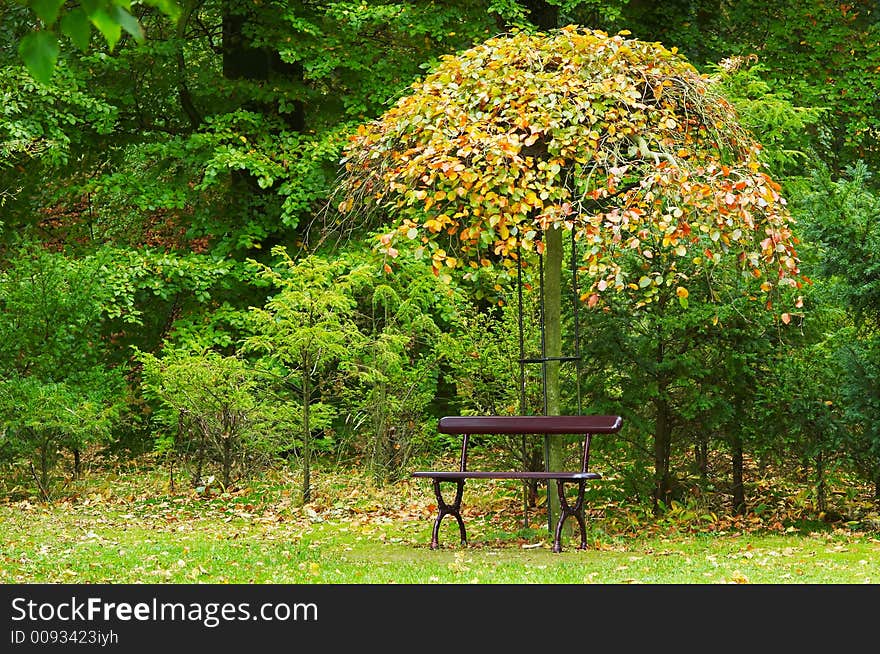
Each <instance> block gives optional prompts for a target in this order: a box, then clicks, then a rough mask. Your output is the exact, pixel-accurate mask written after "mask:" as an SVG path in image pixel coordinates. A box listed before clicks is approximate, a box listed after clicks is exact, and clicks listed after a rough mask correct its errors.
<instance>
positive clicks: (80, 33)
mask: <svg viewBox="0 0 880 654" xmlns="http://www.w3.org/2000/svg"><path fill="white" fill-rule="evenodd" d="M61 31H62V32H63V33H64V35H65V36H66V37H67V38H69V39H70V40H71V41H72V42H73V44H74V45H75V46H76V47H77V48H79V49H80V50H82V51H83V52H85V51H86V50H88V49H89V40H90V38H91V34H92V25H91V23H89V17H88V16H86V12H84V11H83V10H82V9H72V10H71V11H68V12H67V13H66V14H64V16H62V17H61Z"/></svg>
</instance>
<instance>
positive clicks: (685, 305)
mask: <svg viewBox="0 0 880 654" xmlns="http://www.w3.org/2000/svg"><path fill="white" fill-rule="evenodd" d="M678 303H679V304H680V305H681V308H682V309H687V308H688V299H687V297H683V296H681V295H679V296H678Z"/></svg>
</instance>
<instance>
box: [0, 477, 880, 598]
mask: <svg viewBox="0 0 880 654" xmlns="http://www.w3.org/2000/svg"><path fill="white" fill-rule="evenodd" d="M314 482H315V486H314V490H313V501H312V502H310V503H309V504H306V505H302V504H301V503H300V502H299V501H298V497H297V494H296V492H295V491H294V490H293V489H295V488H297V487H298V486H297V484H296V479H295V476H294V475H293V473H291V472H290V471H287V470H278V471H275V472H274V473H273V474H270V475H266V476H264V477H262V478H261V479H260V480H258V481H254V482H251V483H248V484H246V485H242V486H240V487H237V488H232V489H229V490H227V491H222V490H220V489H215V488H212V487H211V486H210V485H208V486H207V487H204V488H199V489H192V488H190V487H188V486H183V487H181V485H180V484H179V483H178V484H176V486H175V488H174V489H173V490H172V489H171V488H170V487H169V478H168V475H167V470H165V469H162V468H158V467H155V466H154V465H152V464H151V463H150V462H145V463H144V465H142V466H141V465H138V466H128V467H125V468H123V467H120V466H116V467H114V468H112V469H104V470H94V471H92V472H91V473H90V474H89V475H88V477H86V478H85V479H83V480H81V481H77V482H73V483H72V484H70V485H69V486H68V487H67V489H66V491H65V495H64V496H63V497H59V498H58V499H57V500H55V501H54V502H52V503H41V502H38V501H37V500H36V499H35V498H30V499H24V498H22V497H17V498H16V497H14V496H12V497H11V498H10V499H8V500H6V501H5V502H3V503H2V504H0V532H2V534H3V537H2V543H3V545H2V551H0V583H45V582H48V583H59V582H60V583H141V582H143V583H324V584H334V583H371V584H385V583H407V584H426V583H466V584H472V583H611V584H623V583H687V584H691V583H708V584H719V583H780V584H782V583H859V584H861V583H868V584H875V583H880V515H878V506H877V504H876V503H874V502H873V501H872V499H871V498H870V496H869V494H868V493H867V491H868V489H861V490H864V493H860V492H857V490H853V491H852V492H846V493H843V492H838V493H837V494H835V495H834V497H835V498H837V499H839V500H842V499H845V500H846V502H847V506H846V507H842V506H840V507H838V508H837V509H836V510H835V511H831V510H830V509H829V511H828V512H827V514H825V515H821V516H820V515H817V514H816V513H815V512H812V511H810V510H809V508H808V507H805V505H804V503H803V501H802V499H801V498H799V497H798V495H797V493H796V492H795V493H792V494H789V493H788V492H787V489H786V487H785V486H784V485H783V484H779V483H777V484H770V483H769V482H768V483H767V484H766V487H762V486H760V485H759V486H757V487H756V488H755V492H756V493H760V497H756V498H755V499H753V504H754V506H755V507H756V510H755V511H753V512H751V513H749V514H748V515H746V516H744V517H739V516H732V515H728V514H726V513H725V512H724V511H723V507H721V506H719V507H713V506H711V505H710V504H709V503H708V502H702V503H699V504H698V503H687V504H682V505H678V504H676V505H673V506H672V507H671V508H670V509H669V510H668V511H667V512H666V513H665V514H664V515H662V516H660V517H656V516H653V515H652V514H651V513H650V512H649V511H648V510H647V509H645V508H641V507H638V506H627V505H624V504H623V503H620V502H610V501H607V500H606V501H603V500H602V498H601V497H599V496H594V497H593V498H592V501H591V502H590V503H589V506H590V508H589V510H588V518H589V521H588V524H589V527H588V540H589V549H587V550H586V551H579V550H577V549H575V543H576V540H575V539H573V538H571V537H568V538H566V539H565V540H564V543H563V546H564V548H565V549H564V551H563V552H562V553H561V554H553V553H552V552H551V551H550V545H551V544H552V538H550V537H549V536H548V532H547V530H546V528H545V521H546V517H545V514H544V513H543V511H542V508H541V506H538V507H535V508H533V509H531V510H530V512H529V525H528V526H527V527H526V526H524V524H523V511H522V506H521V501H520V495H519V491H518V489H517V487H516V485H515V484H513V483H512V482H504V481H498V480H495V481H486V482H477V483H473V484H470V485H469V486H468V488H467V490H466V493H465V508H464V511H463V513H464V518H465V523H466V525H467V527H468V536H469V540H470V545H469V546H468V547H466V548H463V547H461V546H460V545H459V543H458V537H457V528H456V526H455V524H454V521H450V522H449V523H447V522H446V521H444V523H443V529H442V530H441V536H440V540H441V548H440V549H439V550H437V551H432V550H430V549H429V547H428V543H429V542H430V535H431V526H432V523H433V518H434V515H435V511H436V506H435V499H434V496H433V492H432V491H431V488H430V485H429V484H428V483H424V482H422V481H415V480H409V479H405V480H402V481H399V482H396V483H389V484H385V485H381V486H380V485H377V484H376V483H374V482H373V481H372V480H371V479H370V478H369V477H367V476H366V475H364V474H363V473H361V472H359V471H357V470H354V469H339V468H329V467H328V468H319V469H318V470H317V471H316V473H315V477H314ZM842 513H847V516H846V519H844V518H843V517H839V514H842ZM829 514H833V515H831V517H829Z"/></svg>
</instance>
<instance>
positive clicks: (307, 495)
mask: <svg viewBox="0 0 880 654" xmlns="http://www.w3.org/2000/svg"><path fill="white" fill-rule="evenodd" d="M310 359H311V358H310V357H309V356H308V354H307V355H306V356H305V357H304V358H303V383H302V393H303V409H302V411H303V482H302V498H303V504H308V503H309V502H311V501H312V478H311V477H312V472H311V467H310V459H311V458H312V425H311V423H310V421H309V404H310V403H311V401H312V384H311V382H312V378H311V374H310V372H309V367H310V366H311V360H310Z"/></svg>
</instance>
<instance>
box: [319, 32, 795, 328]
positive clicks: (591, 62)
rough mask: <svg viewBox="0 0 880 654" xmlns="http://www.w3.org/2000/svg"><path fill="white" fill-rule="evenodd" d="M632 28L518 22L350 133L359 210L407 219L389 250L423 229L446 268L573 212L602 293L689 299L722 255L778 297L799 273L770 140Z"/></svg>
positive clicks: (488, 262)
mask: <svg viewBox="0 0 880 654" xmlns="http://www.w3.org/2000/svg"><path fill="white" fill-rule="evenodd" d="M627 34H628V32H620V33H618V34H617V35H614V36H609V35H608V34H606V33H603V32H600V31H591V30H587V29H583V28H578V27H573V26H569V27H566V28H562V29H560V30H555V31H552V32H549V33H537V34H529V33H525V32H515V33H511V34H505V35H502V36H498V37H496V38H492V39H490V40H488V41H486V42H485V43H483V44H481V45H478V46H475V47H473V48H471V49H469V50H467V51H464V52H462V53H460V54H458V55H455V56H452V55H450V56H445V57H444V58H443V59H442V60H441V62H440V63H439V65H438V66H437V67H436V68H435V69H434V70H433V72H432V73H431V74H430V75H428V76H427V77H426V78H425V79H424V80H422V81H419V82H417V83H415V84H413V86H412V88H411V90H410V92H409V93H408V94H406V95H404V96H403V97H401V98H400V100H399V101H398V102H397V103H396V105H394V106H393V107H391V108H390V109H389V110H388V111H387V112H386V113H385V114H384V115H383V116H381V117H380V118H379V119H377V120H375V121H373V122H371V123H369V124H367V125H363V126H361V127H360V128H359V129H358V131H357V133H356V134H355V135H353V136H352V138H351V141H350V143H349V145H348V147H347V149H346V151H345V154H344V158H343V163H344V165H345V168H344V171H343V174H342V176H341V180H340V184H339V186H338V188H337V195H336V196H335V199H334V204H335V206H336V208H338V210H339V211H340V212H342V213H343V214H345V216H344V220H346V222H348V223H349V224H352V223H357V224H364V223H365V222H366V221H370V222H373V223H381V224H388V223H389V220H391V221H393V222H391V223H390V224H391V225H393V227H392V231H391V232H390V233H387V234H384V235H383V236H382V237H381V241H382V243H381V249H382V250H383V251H384V252H385V253H386V254H387V255H388V256H389V257H390V258H393V257H395V256H397V253H398V251H399V250H398V248H399V247H400V243H401V242H404V243H405V242H408V241H409V242H412V245H413V246H415V247H416V248H417V252H418V253H419V254H420V255H422V256H425V257H426V258H429V259H430V261H431V264H432V266H433V267H434V269H435V272H438V271H439V270H441V269H443V268H444V267H449V268H461V267H464V268H465V269H466V274H467V275H468V276H471V277H476V276H479V275H480V271H481V270H482V269H485V268H491V267H493V266H499V265H500V266H504V267H506V268H511V267H513V266H515V265H516V260H517V258H518V253H519V252H523V253H528V252H534V251H537V252H539V253H540V252H542V251H543V248H544V246H545V242H546V241H545V236H546V234H547V232H548V230H549V229H551V228H554V227H564V228H565V229H571V230H574V231H575V237H576V238H577V239H578V242H579V244H580V245H579V252H580V253H581V256H582V261H580V262H579V263H580V265H581V266H582V270H583V271H584V272H586V273H587V279H588V281H587V284H586V286H585V288H584V289H582V290H583V294H582V300H584V301H586V302H587V303H588V304H589V305H590V306H597V305H599V306H601V305H602V303H603V301H604V298H605V297H606V296H607V294H608V293H610V292H615V291H616V292H619V293H624V294H627V295H628V296H629V297H630V298H631V299H632V301H633V302H634V303H635V305H636V306H638V307H641V306H645V305H648V304H650V303H652V302H656V301H657V298H658V296H659V295H661V294H663V293H666V294H669V293H673V292H674V293H675V295H677V296H678V299H679V301H680V302H681V303H682V305H683V306H685V307H686V306H687V296H688V286H689V285H691V284H696V283H697V282H696V281H695V279H697V278H698V279H700V280H703V281H705V280H709V281H710V282H711V279H712V271H713V270H714V269H715V268H716V267H717V266H719V265H720V264H722V263H724V264H725V267H726V269H731V268H732V269H734V270H738V271H740V273H741V275H742V276H743V277H744V278H746V279H748V280H751V281H753V282H755V285H756V286H758V285H759V286H760V289H761V290H762V291H764V292H765V293H767V294H768V296H767V298H766V301H767V304H768V306H770V295H769V294H771V293H774V292H775V290H776V289H778V288H780V287H782V286H799V285H800V281H799V280H798V278H797V275H798V259H797V254H796V252H795V249H794V246H795V243H796V242H795V239H794V237H793V236H792V232H791V219H790V216H789V214H788V212H787V210H786V203H785V199H784V198H782V197H781V196H780V187H779V185H778V184H777V183H776V182H774V181H773V180H772V179H770V177H768V175H767V174H765V173H764V172H763V171H762V165H761V163H760V159H759V155H760V145H759V144H758V143H757V142H756V141H755V140H754V139H753V137H752V136H751V135H749V134H748V133H747V132H746V131H745V130H744V129H743V128H742V127H741V126H740V124H739V122H738V119H737V115H736V113H735V111H734V109H733V107H732V106H731V104H730V103H729V102H727V101H726V100H725V99H724V98H723V97H721V96H720V95H719V93H718V91H717V90H716V85H715V84H714V83H713V79H712V78H710V77H707V76H705V75H701V74H700V73H698V72H697V70H696V69H695V68H694V67H693V66H691V65H690V64H689V63H688V62H687V61H686V60H685V59H684V58H683V57H681V56H680V55H678V54H676V49H675V48H672V49H666V48H665V47H663V46H662V45H660V44H659V43H647V42H642V41H637V40H634V39H627V38H626V35H627ZM701 283H702V282H701ZM786 317H787V316H784V318H786Z"/></svg>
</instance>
